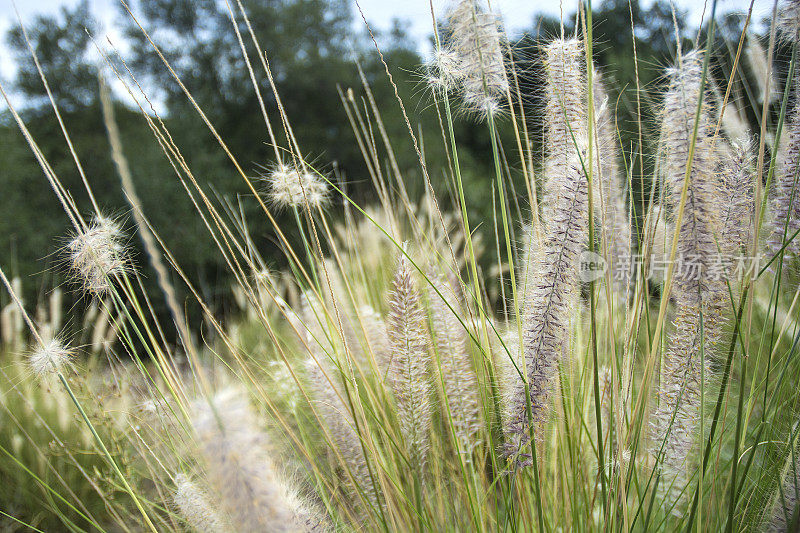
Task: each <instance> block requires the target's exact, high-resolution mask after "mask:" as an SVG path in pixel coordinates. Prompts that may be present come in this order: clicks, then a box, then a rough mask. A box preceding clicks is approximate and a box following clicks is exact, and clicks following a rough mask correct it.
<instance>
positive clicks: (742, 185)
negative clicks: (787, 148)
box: [717, 138, 755, 256]
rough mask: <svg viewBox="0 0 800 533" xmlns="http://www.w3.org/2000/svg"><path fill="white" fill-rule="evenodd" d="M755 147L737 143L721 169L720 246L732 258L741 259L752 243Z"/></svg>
mask: <svg viewBox="0 0 800 533" xmlns="http://www.w3.org/2000/svg"><path fill="white" fill-rule="evenodd" d="M752 146H753V142H752V139H750V138H746V139H744V140H743V141H741V142H733V143H732V144H731V147H730V153H729V156H728V157H726V158H725V159H724V161H723V162H722V164H721V165H720V167H721V168H720V173H719V174H720V180H719V182H718V183H717V186H718V187H719V188H720V190H719V192H718V193H717V197H719V198H720V199H721V200H722V206H721V209H720V219H719V224H720V228H719V231H720V234H719V238H718V242H719V246H720V251H721V252H722V253H723V254H725V255H728V256H737V255H739V254H740V253H742V251H743V250H744V248H745V247H746V246H747V245H748V244H749V243H750V233H751V231H750V228H751V226H752V223H753V215H754V207H755V204H754V193H755V181H754V180H755V178H754V176H753V152H752Z"/></svg>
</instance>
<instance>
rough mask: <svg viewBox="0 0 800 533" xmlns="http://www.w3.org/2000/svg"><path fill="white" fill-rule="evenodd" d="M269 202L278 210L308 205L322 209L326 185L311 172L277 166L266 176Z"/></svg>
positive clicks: (282, 165) (327, 191) (326, 191)
mask: <svg viewBox="0 0 800 533" xmlns="http://www.w3.org/2000/svg"><path fill="white" fill-rule="evenodd" d="M265 180H266V182H267V186H268V190H267V194H268V197H269V199H270V201H271V202H272V203H273V205H275V206H276V207H279V208H287V207H288V208H295V207H301V206H305V205H308V206H309V207H311V208H318V207H322V206H323V205H324V204H325V203H326V202H327V201H328V196H329V187H328V184H327V183H326V182H325V181H324V180H323V179H322V178H321V177H319V176H318V175H317V174H315V173H314V172H313V171H310V170H306V169H304V168H296V167H294V166H290V165H285V164H279V165H277V166H276V167H275V168H273V169H272V170H271V171H270V172H269V174H267V175H266V177H265Z"/></svg>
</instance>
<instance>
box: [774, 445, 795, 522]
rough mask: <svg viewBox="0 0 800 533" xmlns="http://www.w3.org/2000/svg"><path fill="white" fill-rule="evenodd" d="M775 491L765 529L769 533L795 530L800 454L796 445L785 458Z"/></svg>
mask: <svg viewBox="0 0 800 533" xmlns="http://www.w3.org/2000/svg"><path fill="white" fill-rule="evenodd" d="M775 492H776V494H775V496H774V498H773V499H774V500H775V502H774V504H773V506H772V510H771V515H770V516H771V519H770V520H769V524H768V525H767V527H766V529H765V530H766V531H769V532H771V533H785V532H788V531H797V530H798V528H800V507H798V505H797V501H798V499H800V455H798V449H797V446H795V447H794V449H793V450H792V451H791V452H790V453H789V457H787V459H786V466H785V467H784V473H783V479H782V481H781V484H780V486H779V487H778V489H776V490H775Z"/></svg>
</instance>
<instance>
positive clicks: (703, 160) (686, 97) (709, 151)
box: [661, 50, 724, 304]
mask: <svg viewBox="0 0 800 533" xmlns="http://www.w3.org/2000/svg"><path fill="white" fill-rule="evenodd" d="M702 79H703V53H702V51H699V50H693V51H691V52H688V53H686V54H684V56H683V57H681V58H680V59H679V63H678V65H677V66H676V67H675V68H673V69H670V84H669V89H668V90H667V92H666V94H665V95H664V108H663V110H662V123H661V149H662V150H663V153H664V160H663V161H664V162H663V172H664V175H665V178H666V185H667V191H668V195H667V203H668V206H669V207H670V208H671V211H672V217H671V218H672V220H673V221H675V218H676V216H677V213H678V211H679V207H680V204H681V201H682V197H683V190H684V184H685V181H686V168H687V162H688V159H689V154H690V150H691V145H692V138H693V136H694V135H695V128H696V132H697V133H696V138H695V141H694V152H693V153H692V160H691V168H690V173H689V183H688V187H687V192H686V203H685V207H684V212H683V216H682V218H681V220H680V227H679V228H678V231H679V235H680V239H679V241H678V250H677V252H678V254H677V256H676V258H677V259H676V260H679V261H685V262H687V263H688V262H689V261H691V262H692V263H691V268H688V265H685V266H686V268H681V269H676V271H675V272H676V275H675V290H676V292H679V293H681V294H682V296H683V297H685V298H687V299H690V300H691V301H694V302H695V303H697V304H699V303H700V301H701V300H702V301H704V302H713V301H716V300H719V298H720V296H721V294H722V292H724V291H723V289H724V284H720V283H718V282H716V280H715V279H712V278H714V277H715V276H714V274H713V268H714V265H715V264H716V263H717V262H718V257H719V252H718V248H717V243H716V235H718V233H717V231H718V217H719V212H718V208H719V205H720V204H721V203H722V202H721V199H720V198H719V196H718V194H719V190H720V187H719V180H720V177H719V174H718V172H717V164H718V159H717V156H718V154H717V151H716V150H715V144H716V142H717V141H720V142H721V139H715V138H714V137H713V126H712V124H711V116H713V115H712V114H711V113H710V112H709V111H710V110H709V108H710V106H711V103H710V98H709V92H708V90H706V89H705V88H704V87H703V82H702ZM701 98H702V100H703V105H702V109H703V110H705V112H702V113H700V117H699V119H698V118H697V104H698V100H699V99H701ZM696 120H699V123H698V124H697V125H695V122H696Z"/></svg>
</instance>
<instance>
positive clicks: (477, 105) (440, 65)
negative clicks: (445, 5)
mask: <svg viewBox="0 0 800 533" xmlns="http://www.w3.org/2000/svg"><path fill="white" fill-rule="evenodd" d="M447 20H448V24H449V26H450V36H449V38H448V39H447V40H446V41H445V43H444V50H443V51H441V52H439V53H438V54H437V56H436V58H435V59H436V71H437V72H436V75H435V76H434V77H432V78H431V80H430V81H431V82H432V83H434V84H435V85H437V86H440V87H443V88H445V89H448V90H451V89H457V90H459V91H460V92H461V94H462V97H463V100H464V107H465V109H466V111H468V112H473V113H476V114H478V115H480V116H488V115H490V114H495V113H498V112H499V111H500V109H501V102H502V99H503V98H505V96H506V92H507V91H508V78H507V77H506V70H505V60H504V57H503V48H502V42H503V39H502V33H501V30H500V22H499V20H498V18H497V16H495V15H494V14H492V13H490V12H488V11H487V10H486V9H485V8H484V6H483V5H482V4H481V3H480V2H479V1H478V0H461V1H460V2H459V3H458V4H456V6H455V8H454V9H453V10H452V11H450V13H449V14H448V16H447Z"/></svg>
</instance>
